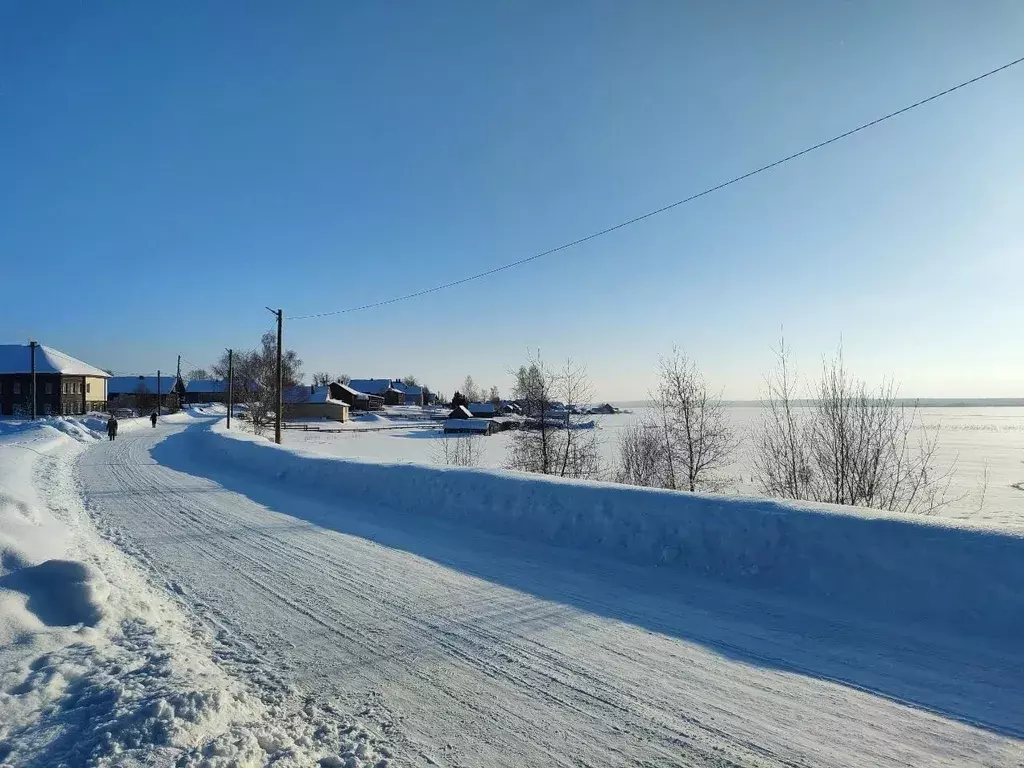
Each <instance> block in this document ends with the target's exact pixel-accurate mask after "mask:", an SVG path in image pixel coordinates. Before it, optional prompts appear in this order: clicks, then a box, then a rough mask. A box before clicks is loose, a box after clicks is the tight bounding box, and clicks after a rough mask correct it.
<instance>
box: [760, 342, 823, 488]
mask: <svg viewBox="0 0 1024 768" xmlns="http://www.w3.org/2000/svg"><path fill="white" fill-rule="evenodd" d="M774 352H775V355H776V358H777V359H778V363H777V365H776V369H775V371H773V372H772V373H770V374H768V375H767V376H765V380H764V383H765V395H764V396H763V397H762V398H761V406H762V414H763V415H762V420H761V424H760V425H759V427H758V429H757V430H756V433H755V435H754V475H755V477H756V478H757V482H758V484H759V485H760V486H761V490H762V491H764V492H765V493H766V494H768V495H769V496H780V497H783V498H787V499H810V498H812V494H811V490H810V486H811V480H812V477H813V475H812V470H811V456H810V442H811V441H810V436H809V435H808V434H807V429H808V428H809V423H810V420H809V419H807V418H805V417H804V414H805V412H803V411H798V410H797V409H798V408H799V405H798V402H797V377H796V374H795V372H794V371H793V370H792V364H791V362H790V352H789V349H788V348H787V347H786V341H785V339H781V340H780V341H779V348H778V349H777V350H774Z"/></svg>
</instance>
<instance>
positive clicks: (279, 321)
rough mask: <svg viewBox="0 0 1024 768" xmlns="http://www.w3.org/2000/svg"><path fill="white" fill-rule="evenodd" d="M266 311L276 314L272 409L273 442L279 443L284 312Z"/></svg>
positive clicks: (282, 399)
mask: <svg viewBox="0 0 1024 768" xmlns="http://www.w3.org/2000/svg"><path fill="white" fill-rule="evenodd" d="M267 311H268V312H271V313H272V314H274V315H277V407H276V408H275V409H274V411H275V413H274V442H275V443H277V444H278V445H280V444H281V413H282V411H284V394H283V393H282V391H281V390H282V389H283V385H282V380H281V355H282V352H281V325H282V322H283V320H284V312H283V311H282V310H280V309H271V308H270V307H267Z"/></svg>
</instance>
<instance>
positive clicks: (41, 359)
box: [0, 344, 110, 379]
mask: <svg viewBox="0 0 1024 768" xmlns="http://www.w3.org/2000/svg"><path fill="white" fill-rule="evenodd" d="M0 373H32V349H31V347H29V345H28V344H0ZM36 373H62V374H64V375H65V376H98V377H100V378H103V379H109V378H110V374H109V373H107V372H106V371H101V370H100V369H99V368H96V367H94V366H91V365H89V364H88V363H83V362H82V361H81V360H79V359H77V358H74V357H71V355H65V354H64V353H63V352H61V351H60V350H57V349H54V348H53V347H47V346H44V345H42V344H39V345H38V346H37V347H36Z"/></svg>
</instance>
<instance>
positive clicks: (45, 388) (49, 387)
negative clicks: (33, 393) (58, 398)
mask: <svg viewBox="0 0 1024 768" xmlns="http://www.w3.org/2000/svg"><path fill="white" fill-rule="evenodd" d="M43 391H45V392H46V394H48V395H52V394H53V383H52V382H49V381H48V382H46V383H45V384H43Z"/></svg>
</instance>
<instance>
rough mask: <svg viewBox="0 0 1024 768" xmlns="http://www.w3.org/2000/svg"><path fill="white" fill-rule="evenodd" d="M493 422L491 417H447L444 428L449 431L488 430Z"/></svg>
mask: <svg viewBox="0 0 1024 768" xmlns="http://www.w3.org/2000/svg"><path fill="white" fill-rule="evenodd" d="M492 424H493V422H492V421H491V420H490V419H447V420H446V421H445V423H444V428H445V429H447V430H449V431H451V430H462V431H467V432H487V431H488V430H489V429H491V425H492Z"/></svg>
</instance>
